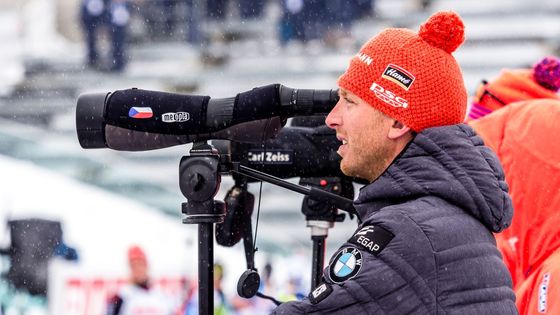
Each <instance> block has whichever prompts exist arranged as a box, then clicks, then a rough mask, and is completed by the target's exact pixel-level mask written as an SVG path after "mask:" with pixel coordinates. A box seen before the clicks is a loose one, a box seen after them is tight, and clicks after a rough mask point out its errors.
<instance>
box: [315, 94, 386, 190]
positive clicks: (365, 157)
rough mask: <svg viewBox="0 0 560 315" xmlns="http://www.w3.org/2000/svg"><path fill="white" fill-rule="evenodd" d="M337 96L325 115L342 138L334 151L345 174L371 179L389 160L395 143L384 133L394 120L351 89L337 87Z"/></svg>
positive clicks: (384, 167) (329, 124) (375, 177)
mask: <svg viewBox="0 0 560 315" xmlns="http://www.w3.org/2000/svg"><path fill="white" fill-rule="evenodd" d="M339 91H340V92H339V94H340V100H339V101H338V103H337V104H336V106H335V107H334V108H333V109H332V111H331V112H330V113H329V115H328V116H327V119H326V123H327V125H328V126H329V127H330V128H332V129H335V130H336V136H337V138H338V140H340V141H342V145H341V146H340V147H339V149H338V151H337V153H338V154H339V155H340V156H341V157H342V161H341V162H340V169H341V170H342V172H343V173H344V174H345V175H347V176H353V177H360V178H364V179H367V180H369V181H370V182H372V181H374V180H375V179H377V177H379V176H380V175H381V174H382V173H383V172H384V171H385V169H386V168H387V167H388V165H389V164H390V163H391V160H392V158H393V156H392V155H391V154H392V152H393V150H394V144H393V143H392V141H391V140H390V139H389V138H388V137H387V135H388V132H389V128H390V127H391V125H392V123H394V120H393V119H391V118H389V117H387V116H386V115H384V114H383V113H381V112H380V111H378V110H377V109H375V108H374V107H373V106H371V105H369V104H368V103H366V102H365V101H364V100H362V99H361V98H359V97H358V96H356V95H354V94H352V93H351V92H349V91H347V90H345V89H342V88H341V89H340V90H339Z"/></svg>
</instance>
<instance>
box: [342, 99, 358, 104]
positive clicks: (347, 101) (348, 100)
mask: <svg viewBox="0 0 560 315" xmlns="http://www.w3.org/2000/svg"><path fill="white" fill-rule="evenodd" d="M344 100H345V101H346V103H348V104H356V103H354V101H352V100H351V99H348V98H344Z"/></svg>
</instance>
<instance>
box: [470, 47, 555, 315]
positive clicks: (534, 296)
mask: <svg viewBox="0 0 560 315" xmlns="http://www.w3.org/2000/svg"><path fill="white" fill-rule="evenodd" d="M559 88H560V60H558V59H557V58H555V57H547V58H544V59H543V60H541V61H540V62H539V63H537V64H536V65H535V66H534V67H533V69H522V70H513V71H512V70H504V71H502V73H501V75H500V76H499V77H498V78H497V79H496V80H494V81H491V82H488V83H484V84H482V86H481V88H480V89H479V90H478V91H477V94H476V97H475V101H476V104H475V105H476V106H474V107H473V110H472V111H471V114H470V116H469V117H470V119H471V120H470V121H469V124H471V125H472V126H473V127H474V128H475V130H476V131H477V133H478V134H479V135H480V136H481V137H482V138H483V139H484V142H485V143H486V144H487V145H488V146H489V147H491V148H492V149H493V150H494V151H495V152H496V153H497V155H498V157H499V158H500V161H501V163H502V165H503V167H504V172H505V177H506V181H507V183H508V185H509V188H510V195H511V198H512V202H513V208H514V209H515V212H514V216H513V221H512V224H511V226H510V227H509V228H508V229H506V230H505V231H504V232H503V233H500V234H497V235H496V241H497V243H498V247H499V249H500V251H501V252H502V254H503V256H504V261H505V263H506V265H507V267H508V269H509V271H510V273H511V275H512V279H513V286H514V290H515V294H516V304H517V308H518V309H519V313H520V314H560V304H559V301H558V297H559V296H560V282H559V280H558V279H560V216H559V215H558V209H559V208H560V146H559V145H557V142H558V141H557V139H556V137H557V134H558V133H560V125H559V124H558V121H560V97H559V96H558V94H557V91H558V89H559ZM502 107H503V108H502ZM478 118H480V119H478Z"/></svg>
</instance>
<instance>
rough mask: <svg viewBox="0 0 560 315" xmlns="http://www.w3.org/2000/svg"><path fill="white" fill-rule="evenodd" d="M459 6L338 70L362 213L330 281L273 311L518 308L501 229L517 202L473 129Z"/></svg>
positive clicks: (343, 137) (344, 137)
mask: <svg viewBox="0 0 560 315" xmlns="http://www.w3.org/2000/svg"><path fill="white" fill-rule="evenodd" d="M463 41H464V24H463V22H462V20H461V18H460V17H459V16H458V15H457V14H456V13H454V12H437V13H435V14H434V15H432V16H431V17H430V18H429V19H428V20H427V21H426V22H424V23H423V24H422V25H421V26H420V29H419V31H418V32H414V31H412V30H408V29H387V30H384V31H382V32H381V33H380V34H378V35H377V36H375V37H373V38H372V39H370V40H369V41H368V42H367V43H365V44H364V45H363V46H362V48H361V49H360V51H359V52H358V53H357V54H356V55H355V56H354V57H353V58H352V59H351V61H350V65H349V67H348V69H347V70H346V72H345V73H344V74H343V75H342V76H341V77H340V78H339V80H338V85H339V87H340V89H339V94H340V100H339V101H338V103H337V104H336V106H335V107H334V108H333V109H332V111H331V112H330V113H329V115H328V116H327V119H326V123H327V125H328V126H329V127H331V128H333V129H335V130H336V135H337V138H338V140H340V141H341V143H342V144H341V145H340V147H339V148H338V154H339V155H340V156H341V158H342V160H341V163H340V168H341V170H342V171H343V173H344V174H345V175H348V176H352V177H358V178H362V179H365V180H367V182H369V184H367V185H366V186H364V187H363V188H362V189H361V190H360V193H359V196H358V198H357V199H356V200H355V202H354V206H355V208H356V211H357V213H358V215H359V219H360V221H361V223H360V225H359V226H358V228H357V229H356V231H355V232H354V233H353V235H351V236H350V237H349V239H348V240H347V241H346V242H345V243H344V244H343V245H342V246H341V247H340V248H339V249H338V250H337V251H336V252H335V254H334V255H333V256H332V257H331V259H330V262H329V265H328V266H327V267H326V268H325V270H324V272H323V277H322V282H321V283H320V284H319V285H318V286H317V287H316V288H314V289H313V290H312V291H311V293H309V295H308V296H307V297H306V298H304V299H303V300H301V301H294V302H288V303H284V304H281V305H280V306H279V307H277V308H276V309H275V310H274V311H273V314H517V310H516V307H515V295H514V292H513V290H512V280H511V277H510V275H509V272H508V270H507V268H506V266H505V265H504V263H503V262H502V258H501V255H500V253H499V251H498V249H497V247H496V241H495V239H494V236H493V233H495V232H496V233H497V232H500V231H502V230H504V229H505V228H507V227H508V226H509V225H510V223H511V219H512V215H513V209H512V204H511V199H510V197H509V195H508V186H507V184H506V182H505V181H504V173H503V170H502V167H501V165H500V162H499V161H498V159H497V157H496V156H495V154H494V153H493V152H492V151H491V149H490V148H488V147H486V146H485V145H484V143H483V141H482V139H481V138H480V137H479V136H477V135H476V133H475V132H474V130H473V129H472V128H470V127H469V126H467V125H465V124H462V122H463V120H464V118H465V113H466V105H467V92H466V90H465V86H464V82H463V78H462V74H461V69H460V68H459V66H458V64H457V62H456V61H455V59H454V57H453V55H452V53H453V52H454V51H455V50H456V49H457V48H458V47H459V46H460V45H461V44H462V43H463Z"/></svg>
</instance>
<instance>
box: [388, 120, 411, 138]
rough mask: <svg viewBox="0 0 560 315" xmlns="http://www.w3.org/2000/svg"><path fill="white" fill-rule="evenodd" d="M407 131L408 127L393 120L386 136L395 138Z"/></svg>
mask: <svg viewBox="0 0 560 315" xmlns="http://www.w3.org/2000/svg"><path fill="white" fill-rule="evenodd" d="M409 131H410V128H409V127H407V126H405V125H404V124H403V123H401V122H400V121H398V120H395V121H394V122H393V125H392V126H391V128H389V133H388V134H387V137H388V138H389V139H393V140H395V139H398V138H400V137H402V136H403V135H405V134H407V133H408V132H409Z"/></svg>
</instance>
